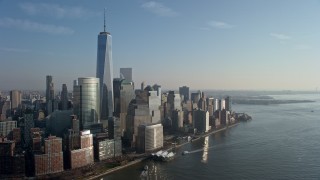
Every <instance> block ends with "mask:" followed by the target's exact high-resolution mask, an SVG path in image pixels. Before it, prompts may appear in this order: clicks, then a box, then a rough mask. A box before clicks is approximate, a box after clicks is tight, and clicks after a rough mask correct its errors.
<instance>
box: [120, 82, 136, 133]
mask: <svg viewBox="0 0 320 180" xmlns="http://www.w3.org/2000/svg"><path fill="white" fill-rule="evenodd" d="M134 98H135V93H134V83H133V82H132V81H127V80H122V81H121V87H120V116H119V117H120V131H121V134H122V136H123V135H124V131H125V130H126V118H127V112H128V107H129V104H130V102H131V101H132V100H133V99H134Z"/></svg>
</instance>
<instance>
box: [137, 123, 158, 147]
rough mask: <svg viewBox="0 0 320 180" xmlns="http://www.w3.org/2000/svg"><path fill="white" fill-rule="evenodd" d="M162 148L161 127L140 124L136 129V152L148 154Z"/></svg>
mask: <svg viewBox="0 0 320 180" xmlns="http://www.w3.org/2000/svg"><path fill="white" fill-rule="evenodd" d="M162 147H163V126H162V125H161V124H160V123H159V124H148V125H145V124H141V125H140V126H139V128H138V139H137V151H138V152H150V151H153V150H156V149H159V148H162Z"/></svg>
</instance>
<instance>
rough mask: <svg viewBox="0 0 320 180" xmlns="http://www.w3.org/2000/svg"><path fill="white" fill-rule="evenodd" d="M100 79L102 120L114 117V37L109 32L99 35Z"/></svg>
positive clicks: (98, 62)
mask: <svg viewBox="0 0 320 180" xmlns="http://www.w3.org/2000/svg"><path fill="white" fill-rule="evenodd" d="M96 77H97V78H99V79H100V82H99V83H100V97H101V104H100V109H101V119H102V120H107V119H108V117H112V115H113V110H114V102H113V66H112V36H111V34H110V33H109V32H101V33H100V34H99V35H98V52H97V74H96Z"/></svg>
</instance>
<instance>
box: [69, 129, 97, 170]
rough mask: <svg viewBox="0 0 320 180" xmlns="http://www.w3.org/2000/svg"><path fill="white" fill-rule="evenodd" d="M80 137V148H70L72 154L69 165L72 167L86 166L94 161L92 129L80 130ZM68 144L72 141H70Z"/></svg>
mask: <svg viewBox="0 0 320 180" xmlns="http://www.w3.org/2000/svg"><path fill="white" fill-rule="evenodd" d="M75 137H76V136H75ZM69 139H70V138H69ZM74 139H75V138H74ZM78 139H79V141H80V149H72V150H71V149H69V152H70V156H69V163H68V165H69V166H70V168H71V169H75V168H79V167H82V166H86V165H89V164H92V163H93V162H94V159H93V137H92V134H91V133H90V130H86V131H80V133H79V136H78ZM75 141H76V140H75ZM68 144H71V143H70V142H69V143H68Z"/></svg>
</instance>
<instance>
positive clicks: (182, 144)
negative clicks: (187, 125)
mask: <svg viewBox="0 0 320 180" xmlns="http://www.w3.org/2000/svg"><path fill="white" fill-rule="evenodd" d="M239 123H240V122H236V123H234V124H231V125H229V126H225V127H222V128H219V129H213V130H211V131H209V132H207V133H204V134H200V135H197V136H195V138H194V139H192V141H189V142H188V141H187V142H183V143H181V144H176V145H171V146H170V147H167V148H164V149H163V150H166V151H170V150H172V149H173V148H180V147H182V146H184V145H186V144H188V143H192V142H194V141H197V140H199V139H201V138H203V137H206V136H210V135H211V134H215V133H218V132H221V131H225V130H227V129H229V128H232V127H234V126H237V125H238V124H239ZM148 154H149V153H148ZM148 154H147V153H145V154H144V155H141V156H142V157H140V158H138V159H136V160H134V161H131V162H128V163H127V164H125V165H122V166H117V167H114V168H111V169H108V170H106V171H105V172H103V173H100V174H97V175H93V176H88V177H86V176H84V177H82V179H88V180H95V179H99V178H101V177H103V176H106V175H108V174H110V173H113V172H115V171H118V170H121V169H124V168H126V167H128V166H131V165H134V164H137V163H140V162H142V161H144V160H145V159H147V158H148ZM93 173H94V172H93Z"/></svg>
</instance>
